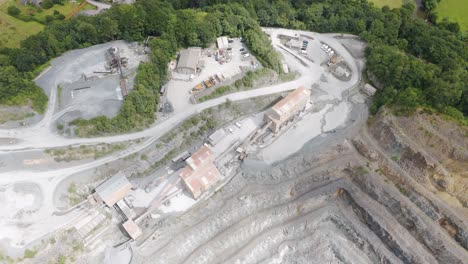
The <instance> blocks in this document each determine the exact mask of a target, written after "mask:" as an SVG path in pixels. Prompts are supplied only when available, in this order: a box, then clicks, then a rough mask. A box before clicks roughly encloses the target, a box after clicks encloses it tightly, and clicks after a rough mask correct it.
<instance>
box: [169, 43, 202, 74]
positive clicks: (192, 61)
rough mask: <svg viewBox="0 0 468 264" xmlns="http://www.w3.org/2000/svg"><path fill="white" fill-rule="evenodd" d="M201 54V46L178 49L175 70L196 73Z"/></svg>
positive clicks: (183, 72)
mask: <svg viewBox="0 0 468 264" xmlns="http://www.w3.org/2000/svg"><path fill="white" fill-rule="evenodd" d="M200 56H201V48H198V47H191V48H188V49H183V50H181V51H180V54H179V60H178V62H177V67H176V69H175V70H176V72H178V73H182V74H196V73H197V69H198V63H199V60H200Z"/></svg>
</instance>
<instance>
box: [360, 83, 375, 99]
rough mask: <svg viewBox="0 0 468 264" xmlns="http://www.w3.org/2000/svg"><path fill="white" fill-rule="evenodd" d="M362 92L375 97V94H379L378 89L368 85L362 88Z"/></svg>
mask: <svg viewBox="0 0 468 264" xmlns="http://www.w3.org/2000/svg"><path fill="white" fill-rule="evenodd" d="M362 91H363V92H364V93H365V94H367V95H368V96H373V95H374V94H375V92H377V89H375V87H374V86H372V85H370V84H368V83H366V85H364V87H363V88H362Z"/></svg>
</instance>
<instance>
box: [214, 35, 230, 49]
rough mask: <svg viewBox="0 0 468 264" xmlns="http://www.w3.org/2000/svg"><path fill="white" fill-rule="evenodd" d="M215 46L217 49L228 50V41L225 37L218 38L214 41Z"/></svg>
mask: <svg viewBox="0 0 468 264" xmlns="http://www.w3.org/2000/svg"><path fill="white" fill-rule="evenodd" d="M216 44H217V46H218V49H227V48H229V39H228V37H226V36H223V37H219V38H217V39H216Z"/></svg>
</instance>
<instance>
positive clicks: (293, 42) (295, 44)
mask: <svg viewBox="0 0 468 264" xmlns="http://www.w3.org/2000/svg"><path fill="white" fill-rule="evenodd" d="M285 46H286V47H288V48H290V49H300V48H301V46H302V41H300V40H299V38H292V39H290V40H288V42H286V44H285Z"/></svg>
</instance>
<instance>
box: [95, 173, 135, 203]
mask: <svg viewBox="0 0 468 264" xmlns="http://www.w3.org/2000/svg"><path fill="white" fill-rule="evenodd" d="M131 189H132V184H131V183H130V182H129V181H128V179H127V177H125V175H124V174H123V173H121V172H119V173H117V174H115V175H114V176H112V177H111V178H110V179H108V180H107V181H105V182H104V183H102V184H101V185H99V186H98V187H96V194H97V195H98V196H99V198H100V199H101V200H102V201H103V202H104V203H105V204H106V205H107V206H109V207H111V206H113V205H114V204H116V203H117V202H118V201H120V200H121V199H123V198H124V197H125V196H127V194H128V193H129V192H130V191H131Z"/></svg>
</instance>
